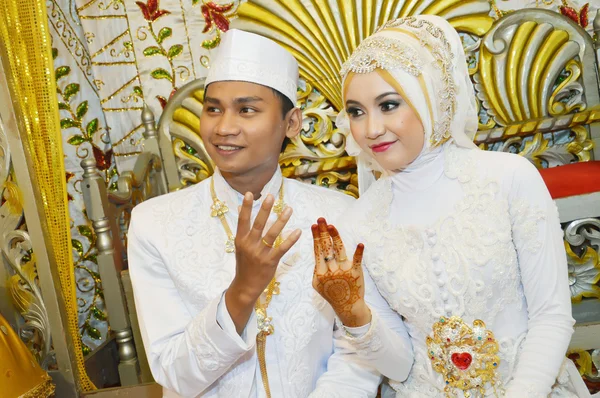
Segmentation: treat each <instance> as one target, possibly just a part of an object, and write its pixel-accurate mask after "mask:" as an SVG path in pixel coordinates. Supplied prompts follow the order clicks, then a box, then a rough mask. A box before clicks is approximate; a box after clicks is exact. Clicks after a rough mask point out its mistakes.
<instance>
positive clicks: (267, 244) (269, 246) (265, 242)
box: [262, 238, 273, 249]
mask: <svg viewBox="0 0 600 398" xmlns="http://www.w3.org/2000/svg"><path fill="white" fill-rule="evenodd" d="M262 243H264V244H265V246H267V247H268V248H270V249H272V248H273V245H271V244H269V243H267V241H266V240H265V238H263V240H262Z"/></svg>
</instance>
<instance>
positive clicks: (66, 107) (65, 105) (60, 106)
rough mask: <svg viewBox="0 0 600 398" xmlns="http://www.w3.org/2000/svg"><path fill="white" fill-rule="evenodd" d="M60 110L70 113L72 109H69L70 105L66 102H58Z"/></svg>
mask: <svg viewBox="0 0 600 398" xmlns="http://www.w3.org/2000/svg"><path fill="white" fill-rule="evenodd" d="M58 109H61V110H63V111H70V110H71V108H69V105H67V104H65V103H64V102H60V101H59V102H58Z"/></svg>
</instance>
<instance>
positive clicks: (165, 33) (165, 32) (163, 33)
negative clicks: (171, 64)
mask: <svg viewBox="0 0 600 398" xmlns="http://www.w3.org/2000/svg"><path fill="white" fill-rule="evenodd" d="M171 34H173V30H172V29H171V28H162V29H161V30H160V31H159V32H158V36H157V40H156V41H157V42H158V44H162V42H163V41H165V39H166V38H168V37H171Z"/></svg>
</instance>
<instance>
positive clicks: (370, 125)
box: [367, 115, 385, 140]
mask: <svg viewBox="0 0 600 398" xmlns="http://www.w3.org/2000/svg"><path fill="white" fill-rule="evenodd" d="M367 117H368V121H367V138H369V139H372V140H374V139H376V138H377V137H380V136H382V135H383V134H385V125H384V123H383V119H382V118H381V117H377V116H372V115H367Z"/></svg>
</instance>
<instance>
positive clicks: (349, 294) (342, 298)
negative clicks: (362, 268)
mask: <svg viewBox="0 0 600 398" xmlns="http://www.w3.org/2000/svg"><path fill="white" fill-rule="evenodd" d="M319 279H320V282H321V286H320V288H321V291H319V293H320V294H321V295H322V296H323V298H325V300H327V301H328V302H329V304H331V306H332V307H333V309H334V310H335V312H336V313H337V314H338V316H340V317H341V318H344V319H345V320H346V322H347V323H354V322H355V319H356V317H355V316H354V315H353V313H352V307H353V305H354V304H355V303H356V302H357V301H358V300H360V298H361V294H360V288H361V287H362V286H361V283H360V279H361V278H360V275H358V276H354V275H353V274H352V273H349V272H343V271H336V272H334V273H331V272H327V273H326V274H325V275H323V276H322V277H321V278H319Z"/></svg>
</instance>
